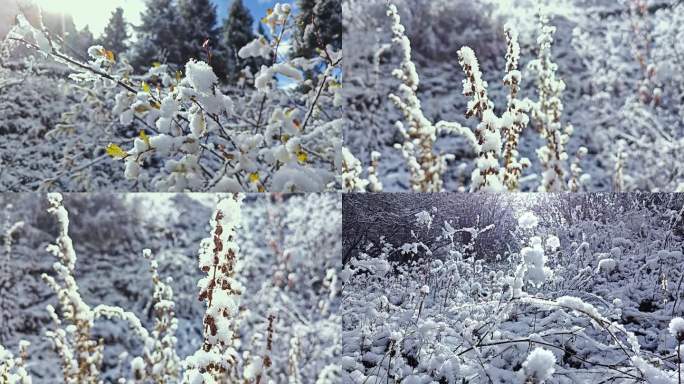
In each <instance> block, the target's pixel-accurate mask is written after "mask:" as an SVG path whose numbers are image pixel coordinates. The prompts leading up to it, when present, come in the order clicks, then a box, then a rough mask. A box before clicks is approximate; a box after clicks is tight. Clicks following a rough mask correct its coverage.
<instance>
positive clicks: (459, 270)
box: [342, 194, 684, 384]
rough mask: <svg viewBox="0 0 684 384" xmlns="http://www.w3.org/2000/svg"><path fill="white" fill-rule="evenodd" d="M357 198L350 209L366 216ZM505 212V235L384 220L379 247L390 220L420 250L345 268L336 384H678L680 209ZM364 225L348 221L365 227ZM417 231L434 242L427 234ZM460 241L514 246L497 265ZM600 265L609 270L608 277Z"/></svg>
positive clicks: (410, 219) (647, 199)
mask: <svg viewBox="0 0 684 384" xmlns="http://www.w3.org/2000/svg"><path fill="white" fill-rule="evenodd" d="M405 196H408V197H407V200H408V201H411V200H413V201H415V200H422V199H426V200H428V201H430V200H432V198H430V197H425V196H428V195H425V196H424V195H422V194H419V195H418V194H405ZM456 196H459V195H456V194H454V195H452V197H451V201H452V202H453V204H458V203H461V204H464V205H467V203H465V201H467V200H468V199H469V198H468V197H463V198H462V199H463V201H459V198H457V197H456ZM476 196H479V197H480V198H481V199H482V200H481V201H479V202H478V201H477V199H474V200H473V201H471V202H470V203H469V204H471V205H476V206H480V205H484V204H485V201H486V199H487V198H488V197H487V196H489V195H476ZM364 198H366V195H360V196H356V197H355V198H354V199H352V200H351V201H355V202H357V201H360V207H359V208H360V209H362V210H363V209H365V207H364V206H363V199H364ZM368 199H369V200H371V201H372V200H373V197H372V196H371V197H368ZM508 201H509V202H510V205H512V206H513V207H514V209H515V211H516V216H517V217H518V220H512V221H504V222H502V224H500V225H503V226H504V228H499V227H500V225H496V227H495V228H486V227H485V228H482V227H479V228H478V227H476V228H468V227H461V226H459V225H457V224H450V223H449V222H448V221H447V222H446V223H445V224H444V225H437V223H438V221H436V220H435V219H434V217H435V216H436V215H437V213H434V212H431V211H429V210H423V209H418V208H416V206H415V205H416V203H415V202H414V203H413V205H412V204H411V203H410V202H407V201H403V202H402V203H403V205H402V208H403V210H388V211H387V212H386V213H385V214H386V215H388V216H390V217H393V219H392V221H391V224H390V225H385V227H384V228H385V229H386V232H385V234H386V235H387V236H388V237H389V238H390V239H392V238H393V237H394V236H393V235H392V232H393V231H394V228H395V227H396V226H397V223H401V224H403V223H411V224H412V230H413V231H414V233H415V234H416V235H417V236H421V237H420V244H423V245H425V246H427V247H429V248H428V250H429V252H422V251H421V253H422V255H421V257H419V258H412V257H411V254H406V255H405V256H403V257H396V256H395V254H396V253H397V252H398V251H399V250H401V249H402V248H404V247H403V246H402V245H399V246H394V245H391V244H390V245H389V246H387V245H382V246H380V247H378V246H377V245H375V244H369V243H368V241H373V242H375V241H376V239H377V237H375V236H372V237H368V238H367V240H366V245H363V246H361V247H360V248H357V249H360V251H358V252H357V253H355V254H353V255H352V256H351V258H350V259H348V260H345V261H344V263H345V264H344V269H343V273H342V276H343V280H344V284H345V288H344V296H343V305H342V307H343V325H342V332H343V338H342V342H343V348H342V353H343V358H342V367H343V382H345V383H357V382H363V381H379V382H389V383H399V382H401V383H403V382H407V381H408V382H418V383H422V382H446V383H462V382H469V383H489V382H494V383H497V382H500V383H562V384H565V383H568V384H569V383H575V382H602V381H615V382H622V381H625V380H626V381H639V382H644V383H665V384H674V383H677V382H678V378H679V370H680V368H681V366H680V363H681V360H680V359H679V358H678V357H677V356H679V354H680V352H679V350H680V349H681V347H680V345H681V344H682V342H681V340H680V339H682V338H684V336H682V337H680V336H681V335H680V333H681V332H680V331H681V329H680V328H682V324H684V322H682V321H681V319H680V318H679V317H675V316H677V315H680V314H681V306H680V304H679V303H680V301H681V300H682V299H683V298H684V291H682V286H681V285H680V284H679V283H680V282H681V281H682V277H683V275H682V271H681V266H682V259H681V256H679V255H680V251H679V248H680V247H681V235H674V234H673V232H672V229H671V228H673V227H671V224H669V223H671V222H672V220H677V219H676V218H677V217H679V215H680V212H681V210H682V208H681V207H682V204H684V200H683V199H682V198H681V197H680V196H677V195H675V194H671V195H659V196H652V195H639V196H637V195H611V196H606V195H581V196H574V195H559V194H554V195H538V196H530V197H526V198H520V197H516V196H510V197H509V200H508ZM350 209H352V210H353V208H350ZM385 209H387V208H385ZM446 210H447V209H446V208H444V207H440V209H439V210H438V211H439V212H442V211H446ZM457 212H458V214H461V215H462V214H464V213H465V212H469V211H468V210H467V209H459V210H458V211H457ZM502 212H503V211H502ZM346 214H347V213H345V215H346ZM467 214H471V215H472V213H467ZM396 216H398V217H396ZM361 217H363V216H358V215H356V214H355V215H354V216H351V217H350V218H349V219H350V220H353V221H352V222H354V223H358V224H356V225H358V226H360V227H362V228H364V224H363V221H365V219H360V218H361ZM417 217H419V218H420V220H419V222H417V221H416V218H417ZM427 218H432V220H431V221H428V220H426V219H427ZM354 219H356V220H354ZM359 219H360V220H359ZM471 219H472V218H471ZM440 221H441V220H440ZM454 221H455V220H454ZM359 222H361V223H359ZM427 222H431V226H432V227H434V226H436V225H437V226H438V227H440V228H439V231H435V232H424V228H425V227H426V224H427ZM668 228H670V229H668ZM461 231H465V232H468V233H483V234H486V233H487V232H494V233H505V232H512V231H514V232H516V235H515V236H514V237H513V238H512V239H509V245H508V249H509V250H510V252H509V253H508V254H503V255H500V256H494V255H490V254H488V253H484V252H482V253H478V252H477V251H472V250H471V251H468V249H469V248H470V246H469V244H468V239H467V238H466V239H461V238H459V237H458V236H456V234H458V233H460V232H461ZM351 233H353V232H351ZM381 233H382V232H381ZM430 237H439V238H441V239H442V241H445V242H442V241H435V240H436V239H430ZM362 241H363V240H362ZM413 243H414V242H411V243H409V245H410V247H408V248H410V249H411V251H412V252H411V253H414V252H415V249H416V247H414V246H411V245H412V244H413ZM416 243H417V242H416ZM516 243H517V244H516ZM417 248H418V249H420V250H422V246H420V247H417ZM378 249H379V251H376V250H378ZM363 250H365V251H363ZM654 250H655V251H654ZM593 254H600V255H601V256H600V257H590V256H588V255H593ZM613 258H614V259H613ZM606 260H613V261H614V262H615V263H616V264H618V263H619V265H620V267H619V268H618V267H617V266H616V267H615V268H614V269H613V270H612V271H611V272H609V273H608V272H607V271H606V267H607V265H606V263H607V262H606ZM597 270H598V271H601V272H602V273H595V271H597ZM551 271H553V273H552V274H551V273H550V272H551ZM604 271H605V272H606V273H603V272H604ZM635 275H636V276H635ZM673 317H675V319H674V320H672V318H673ZM673 351H674V353H673Z"/></svg>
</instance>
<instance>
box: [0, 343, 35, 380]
mask: <svg viewBox="0 0 684 384" xmlns="http://www.w3.org/2000/svg"><path fill="white" fill-rule="evenodd" d="M29 345H30V344H29V343H28V342H27V341H23V340H22V341H20V342H19V357H14V355H12V352H10V351H8V350H7V349H5V347H3V346H2V345H0V380H2V382H3V383H7V384H31V383H32V382H33V381H32V379H31V376H29V374H28V372H27V371H26V360H27V359H28V347H29Z"/></svg>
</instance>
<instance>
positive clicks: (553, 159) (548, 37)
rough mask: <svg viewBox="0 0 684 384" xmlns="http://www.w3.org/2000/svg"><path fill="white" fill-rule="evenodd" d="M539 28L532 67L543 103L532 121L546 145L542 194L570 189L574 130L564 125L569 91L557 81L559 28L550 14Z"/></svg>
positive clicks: (543, 17) (539, 152) (541, 19)
mask: <svg viewBox="0 0 684 384" xmlns="http://www.w3.org/2000/svg"><path fill="white" fill-rule="evenodd" d="M539 27H540V30H541V33H540V35H539V37H538V38H537V43H538V44H539V54H538V57H537V59H536V60H533V61H531V62H530V64H529V66H530V68H531V69H532V70H533V71H535V72H536V73H537V90H538V93H539V100H538V101H537V102H536V103H532V118H533V119H534V120H535V122H536V125H537V128H538V129H539V131H540V133H541V135H542V137H543V138H544V139H545V140H546V146H544V147H541V148H539V149H538V150H537V155H538V157H539V160H540V162H541V165H542V169H543V172H542V184H541V185H540V186H539V191H540V192H558V191H565V190H567V189H568V186H567V184H566V181H565V179H566V177H567V172H568V171H567V165H566V163H567V161H568V154H567V153H566V152H565V145H566V144H567V143H568V141H569V140H570V135H571V134H572V131H573V128H572V126H571V125H566V126H565V128H562V126H561V114H562V112H563V103H562V101H561V95H562V93H563V91H564V90H565V83H564V82H563V80H560V79H557V78H556V70H557V69H558V64H556V63H554V62H553V61H552V60H551V44H552V43H553V34H554V33H555V32H556V28H555V27H553V26H550V25H549V18H548V15H546V14H545V13H540V16H539Z"/></svg>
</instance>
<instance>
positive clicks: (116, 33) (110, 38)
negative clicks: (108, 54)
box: [99, 7, 130, 54]
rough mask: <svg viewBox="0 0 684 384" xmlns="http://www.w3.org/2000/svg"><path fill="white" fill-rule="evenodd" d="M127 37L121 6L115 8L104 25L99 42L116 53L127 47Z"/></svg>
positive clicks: (123, 50)
mask: <svg viewBox="0 0 684 384" xmlns="http://www.w3.org/2000/svg"><path fill="white" fill-rule="evenodd" d="M129 37H130V36H129V35H128V31H127V25H126V20H124V17H123V8H121V7H119V8H116V10H115V11H114V12H112V17H111V18H110V19H109V24H107V26H106V27H105V30H104V34H103V35H102V38H101V39H100V40H99V44H100V45H102V46H103V47H105V48H106V49H109V50H111V51H114V52H115V53H116V54H121V53H123V52H125V51H126V50H127V49H128V45H127V44H126V41H127V40H128V38H129Z"/></svg>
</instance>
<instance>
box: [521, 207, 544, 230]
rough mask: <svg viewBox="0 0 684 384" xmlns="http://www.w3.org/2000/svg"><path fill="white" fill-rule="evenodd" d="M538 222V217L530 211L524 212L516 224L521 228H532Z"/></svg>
mask: <svg viewBox="0 0 684 384" xmlns="http://www.w3.org/2000/svg"><path fill="white" fill-rule="evenodd" d="M537 224H539V219H538V218H537V216H535V215H534V213H532V212H529V211H527V212H525V213H523V214H522V216H520V218H518V226H519V227H520V228H523V229H533V228H535V227H536V226H537Z"/></svg>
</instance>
